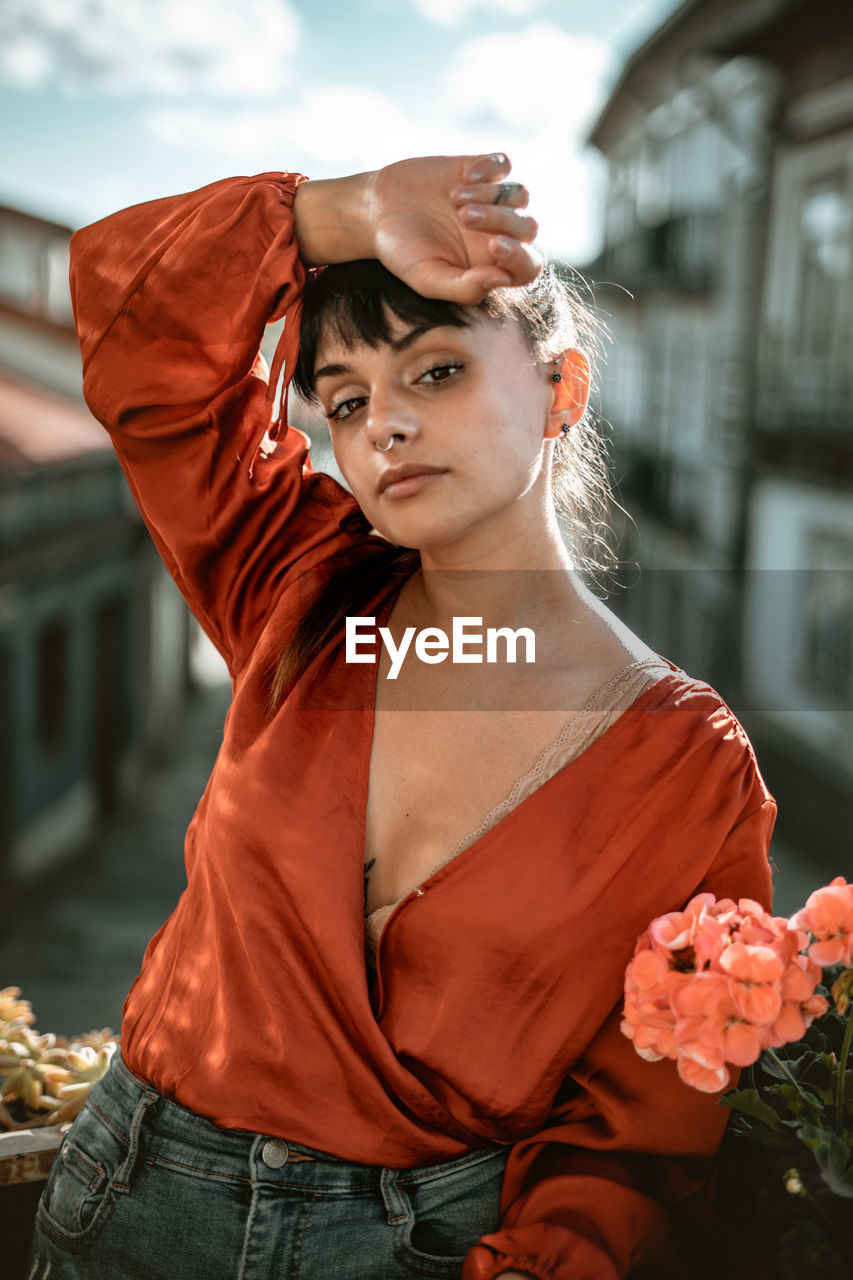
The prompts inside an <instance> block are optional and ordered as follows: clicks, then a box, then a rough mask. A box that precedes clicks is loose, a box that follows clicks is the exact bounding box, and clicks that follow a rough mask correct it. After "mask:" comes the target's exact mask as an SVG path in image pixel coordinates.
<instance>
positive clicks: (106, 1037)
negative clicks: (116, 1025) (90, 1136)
mask: <svg viewBox="0 0 853 1280" xmlns="http://www.w3.org/2000/svg"><path fill="white" fill-rule="evenodd" d="M20 997H21V991H20V988H19V987H4V988H3V989H2V990H0V1130H2V1129H24V1128H32V1127H34V1126H37V1125H43V1124H62V1123H64V1122H65V1121H68V1120H72V1119H73V1118H74V1116H75V1115H77V1113H78V1112H79V1111H80V1110H81V1109H82V1107H83V1103H84V1102H85V1101H86V1097H87V1096H88V1093H89V1090H90V1089H91V1088H92V1085H93V1084H94V1083H95V1081H96V1080H100V1078H101V1076H103V1075H105V1074H106V1071H107V1068H108V1067H109V1065H110V1062H111V1060H112V1056H113V1054H114V1053H115V1050H116V1046H117V1044H118V1037H117V1036H114V1035H113V1033H112V1031H110V1029H109V1027H104V1029H103V1030H102V1031H92V1032H90V1033H89V1034H87V1035H83V1036H77V1037H75V1038H74V1039H73V1040H67V1039H66V1038H65V1037H64V1036H55V1035H53V1034H45V1035H40V1034H39V1032H38V1031H36V1029H35V1027H34V1026H33V1023H34V1022H35V1016H34V1014H33V1011H32V1007H31V1005H30V1003H29V1001H28V1000H22V999H21V998H20Z"/></svg>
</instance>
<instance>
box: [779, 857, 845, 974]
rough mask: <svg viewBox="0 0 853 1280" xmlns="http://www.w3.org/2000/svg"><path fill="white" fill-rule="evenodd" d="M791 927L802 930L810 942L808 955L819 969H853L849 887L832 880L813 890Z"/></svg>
mask: <svg viewBox="0 0 853 1280" xmlns="http://www.w3.org/2000/svg"><path fill="white" fill-rule="evenodd" d="M791 924H792V925H793V926H794V927H795V928H798V929H806V930H808V932H809V933H810V934H811V935H812V937H813V938H814V941H813V942H812V944H811V946H810V947H809V955H810V956H811V958H812V960H814V961H815V963H817V964H819V965H834V964H843V965H844V967H845V968H846V969H849V968H850V967H851V966H853V884H848V883H847V881H846V880H845V879H844V877H843V876H836V877H835V879H834V880H832V881H830V883H829V884H828V885H826V886H825V887H824V888H823V889H816V890H815V892H814V893H813V894H811V895H810V896H809V899H808V901H807V902H806V905H805V906H804V907H803V909H802V910H801V911H798V912H797V913H796V915H795V916H792V917H791Z"/></svg>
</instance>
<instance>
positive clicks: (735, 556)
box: [587, 0, 853, 865]
mask: <svg viewBox="0 0 853 1280" xmlns="http://www.w3.org/2000/svg"><path fill="white" fill-rule="evenodd" d="M591 142H592V144H593V145H594V146H596V147H597V148H598V149H599V150H600V151H601V152H602V154H603V155H604V156H605V158H606V160H607V164H608V190H607V199H606V216H605V245H604V249H603V251H602V254H601V256H600V257H599V259H598V260H597V261H596V262H595V263H594V264H591V265H590V266H589V268H588V269H587V274H588V275H590V276H591V277H592V278H593V280H594V282H595V284H596V292H597V297H598V301H599V305H600V306H601V308H602V309H603V310H604V311H605V312H606V313H609V314H608V315H607V321H608V323H609V325H610V328H611V330H612V333H613V337H614V343H613V353H612V355H611V356H610V357H609V360H608V369H607V373H606V376H605V380H604V385H603V410H604V415H605V417H606V418H607V419H608V420H609V421H610V423H611V424H612V431H613V455H614V460H615V464H616V478H617V480H618V481H619V482H620V487H621V495H622V499H623V502H624V505H625V506H626V507H627V509H628V511H629V512H630V513H631V516H632V517H633V519H634V521H635V522H636V525H633V524H632V523H631V521H630V520H628V519H627V518H626V517H625V516H624V515H623V516H622V519H621V523H619V524H618V526H617V527H618V530H619V538H620V549H621V554H622V557H623V559H625V560H628V561H631V560H636V561H637V562H638V563H639V565H640V567H641V573H640V581H639V584H638V586H637V587H636V588H633V589H631V590H629V591H627V592H625V593H624V594H622V595H621V596H617V597H615V598H614V600H613V601H612V603H613V607H614V608H615V609H616V611H617V612H620V613H621V614H622V615H623V616H624V617H625V620H626V621H627V622H628V623H629V625H632V626H634V627H635V629H637V630H639V631H640V632H641V634H643V636H644V638H646V639H647V640H648V641H649V643H652V644H654V645H655V646H656V647H657V648H658V649H659V650H660V651H661V652H664V653H667V654H668V656H672V657H673V658H674V660H676V661H678V662H679V663H680V664H681V665H682V666H684V667H685V668H686V669H688V670H690V671H691V672H692V673H693V674H697V675H700V676H701V677H703V678H705V679H707V680H709V681H710V682H711V683H712V684H715V685H716V687H717V688H718V689H719V690H720V692H721V693H723V696H724V697H726V699H727V701H729V703H730V704H731V705H732V706H733V708H734V709H735V710H736V711H737V712H738V714H740V715H741V718H742V719H743V721H744V723H745V725H746V726H747V728H748V730H749V732H750V734H751V736H752V737H753V739H754V741H755V742H756V745H757V747H758V750H759V754H760V757H761V760H762V765H763V767H764V770H765V773H766V775H767V776H768V781H769V783H770V786H771V790H772V789H774V785H775V789H776V793H777V795H778V798H779V800H780V819H779V826H780V829H781V830H783V831H785V832H787V833H788V835H789V836H790V837H791V838H794V839H797V840H799V841H800V843H801V845H803V847H805V844H806V842H808V841H809V840H811V841H818V842H820V843H821V846H822V847H823V848H826V849H827V850H828V851H829V852H831V853H833V855H834V856H835V857H836V859H837V857H839V856H840V857H842V858H846V859H848V860H849V837H848V836H847V834H846V832H847V831H848V830H849V803H850V797H851V794H853V751H851V741H853V733H851V730H853V10H851V9H850V7H849V5H844V4H842V3H839V0H809V3H808V4H806V3H804V0H688V3H685V4H682V5H681V6H680V7H679V8H678V9H677V10H676V11H675V12H674V13H673V14H672V16H671V17H670V18H669V19H668V21H667V22H665V23H664V24H663V25H662V26H661V27H660V28H659V29H658V30H657V31H656V32H654V33H653V34H652V36H651V37H650V38H649V39H648V40H647V41H646V43H645V44H644V45H643V46H642V47H641V48H640V49H638V50H637V51H636V53H635V54H634V55H633V56H632V57H631V58H630V59H629V60H628V62H627V63H626V65H625V67H624V69H623V72H622V75H621V77H620V79H619V81H618V83H617V84H616V86H615V88H614V90H613V93H612V94H611V97H610V99H609V101H608V103H607V104H606V106H605V108H604V110H603V112H602V113H601V115H600V117H599V119H598V121H597V123H596V125H595V127H594V129H593V131H592V134H591ZM616 514H617V515H619V514H620V513H619V512H617V513H616ZM842 865H843V864H842Z"/></svg>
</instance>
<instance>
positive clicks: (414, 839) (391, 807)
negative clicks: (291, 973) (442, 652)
mask: <svg viewBox="0 0 853 1280" xmlns="http://www.w3.org/2000/svg"><path fill="white" fill-rule="evenodd" d="M457 680H458V677H457V675H456V673H451V674H450V676H449V677H448V678H447V679H444V680H436V679H435V678H434V676H433V679H432V680H431V681H430V684H429V687H428V688H427V687H424V686H423V685H422V684H421V682H420V681H419V680H418V678H417V676H415V678H414V679H408V680H407V681H406V682H405V683H402V684H398V683H396V682H395V683H393V684H392V683H391V682H388V681H386V683H385V684H383V683H382V681H383V672H382V669H381V667H380V671H379V681H378V683H377V700H376V713H375V720H374V736H373V746H372V751H371V758H370V773H369V778H370V781H369V790H368V802H367V811H366V830H365V910H366V911H367V912H372V911H375V910H377V909H378V908H379V907H382V906H386V905H388V904H390V903H393V902H396V901H397V900H398V899H399V898H401V897H403V896H404V895H405V894H407V893H410V892H411V890H412V889H413V888H415V887H416V886H417V885H419V884H420V883H421V882H422V881H423V880H425V879H426V878H427V877H428V876H429V875H430V874H431V872H432V871H433V870H435V868H436V867H437V866H438V865H439V864H440V863H442V862H445V861H447V860H448V859H450V858H451V857H453V855H454V854H455V852H456V851H457V848H458V846H459V844H460V842H462V841H465V840H466V838H467V837H469V836H471V835H472V834H473V833H474V832H476V831H477V830H478V828H479V827H480V826H481V825H482V823H483V820H484V819H485V818H486V815H487V814H488V813H489V811H490V810H491V809H492V808H494V807H495V806H496V805H499V804H502V802H503V801H505V800H506V798H507V796H508V795H509V794H510V792H511V791H512V789H513V787H514V785H515V784H516V782H518V780H519V779H520V778H522V777H523V776H524V775H525V774H526V773H528V771H529V770H531V769H532V768H533V767H534V766H535V765H536V762H537V760H538V759H539V757H540V756H541V754H542V752H543V751H544V750H545V749H546V748H547V747H548V746H549V745H550V744H551V743H553V742H554V740H555V739H556V738H557V737H558V736H559V735H560V733H561V731H562V730H563V729H564V727H565V726H566V725H567V723H568V722H569V720H570V719H571V716H572V713H571V712H570V711H567V709H566V707H567V706H571V705H572V700H573V696H572V694H570V693H569V692H568V691H567V694H566V696H565V697H562V698H560V699H558V701H559V702H560V703H561V705H559V706H556V707H555V706H553V705H552V706H548V705H541V706H536V705H533V706H530V705H524V703H525V701H528V702H529V701H533V702H535V698H532V697H531V698H529V699H525V698H524V697H523V696H522V697H519V696H517V695H518V690H517V689H516V690H515V693H516V696H515V697H513V696H512V694H513V690H512V687H504V688H501V687H500V686H499V685H497V684H496V683H495V682H494V681H491V682H490V681H489V680H488V679H487V678H486V679H483V680H482V681H481V682H478V680H477V678H476V676H471V675H470V674H468V675H466V676H465V677H463V681H464V684H460V683H458V682H457ZM580 693H581V690H580V688H578V690H577V691H576V693H575V695H574V696H575V697H578V696H580ZM550 701H552V702H553V701H554V699H553V697H552V698H551V699H550ZM519 702H521V703H522V705H520V706H519V705H518V703H519ZM575 705H576V706H579V705H582V703H577V702H576V703H575Z"/></svg>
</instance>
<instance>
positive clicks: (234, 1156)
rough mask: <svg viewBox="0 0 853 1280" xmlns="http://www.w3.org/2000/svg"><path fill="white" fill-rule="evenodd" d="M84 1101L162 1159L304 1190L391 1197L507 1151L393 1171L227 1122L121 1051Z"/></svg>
mask: <svg viewBox="0 0 853 1280" xmlns="http://www.w3.org/2000/svg"><path fill="white" fill-rule="evenodd" d="M87 1107H88V1108H89V1109H90V1110H92V1111H94V1112H95V1113H96V1114H97V1115H98V1116H99V1117H100V1118H101V1120H102V1121H103V1123H104V1124H106V1125H107V1126H108V1127H109V1128H111V1129H112V1130H113V1131H114V1132H117V1133H118V1134H119V1135H120V1136H121V1137H122V1139H123V1140H124V1141H125V1142H126V1143H128V1145H129V1146H134V1147H135V1145H136V1141H137V1136H138V1134H139V1133H140V1131H142V1132H144V1146H145V1151H146V1153H147V1154H148V1155H149V1156H151V1157H154V1158H155V1159H156V1160H157V1161H158V1162H160V1163H162V1164H165V1165H171V1166H173V1167H174V1168H176V1169H182V1170H183V1171H185V1172H187V1173H193V1172H195V1173H197V1174H198V1175H199V1176H204V1177H214V1178H216V1177H221V1178H226V1179H236V1180H237V1181H241V1182H242V1181H252V1182H257V1181H265V1182H269V1183H272V1184H274V1185H276V1186H281V1187H285V1186H290V1187H293V1188H294V1189H301V1190H304V1191H309V1190H315V1191H321V1190H323V1191H329V1192H340V1193H342V1194H349V1195H353V1194H364V1193H370V1192H374V1193H375V1192H376V1191H377V1190H380V1191H381V1192H382V1193H383V1196H385V1197H387V1195H388V1194H389V1193H390V1192H391V1190H392V1186H394V1185H397V1184H400V1185H407V1186H411V1185H413V1184H424V1183H429V1182H433V1181H435V1180H437V1179H452V1178H453V1177H454V1176H456V1175H459V1177H460V1178H463V1177H465V1175H466V1174H468V1173H469V1172H470V1173H473V1172H474V1167H475V1166H477V1165H480V1164H482V1163H483V1162H485V1161H493V1160H496V1159H498V1158H500V1157H503V1158H504V1159H505V1158H506V1157H507V1156H508V1155H509V1147H508V1146H500V1147H495V1146H490V1147H482V1148H477V1149H476V1150H473V1151H470V1152H468V1153H467V1154H465V1155H463V1156H459V1157H457V1158H456V1159H455V1160H451V1161H448V1162H446V1163H443V1164H430V1165H419V1166H416V1167H414V1168H409V1169H397V1170H393V1169H387V1168H383V1167H382V1166H381V1165H366V1164H356V1163H353V1162H351V1161H349V1160H344V1159H341V1158H340V1157H338V1156H333V1155H330V1154H329V1153H328V1152H325V1151H318V1150H316V1149H315V1148H313V1147H306V1146H303V1145H302V1144H301V1143H297V1142H285V1141H284V1140H283V1139H281V1138H274V1137H270V1136H269V1135H264V1134H261V1133H252V1132H249V1131H247V1130H243V1129H223V1128H221V1127H220V1126H219V1125H217V1124H214V1122H213V1121H212V1120H208V1119H207V1118H206V1117H205V1116H200V1115H197V1114H196V1113H195V1112H193V1111H189V1110H188V1109H187V1108H186V1107H182V1106H180V1105H179V1104H178V1103H176V1102H173V1101H171V1099H169V1098H166V1097H164V1096H163V1095H162V1094H161V1093H160V1092H159V1091H158V1090H157V1089H156V1088H155V1087H154V1086H153V1085H152V1084H149V1083H148V1082H147V1081H145V1080H141V1079H140V1078H139V1077H138V1076H136V1075H134V1074H133V1072H132V1071H131V1070H130V1068H129V1067H128V1066H127V1065H126V1064H125V1062H124V1061H123V1060H122V1057H121V1052H120V1051H116V1054H115V1056H114V1058H113V1061H112V1063H111V1065H110V1069H109V1071H108V1072H107V1074H106V1075H105V1076H104V1077H103V1078H102V1079H101V1080H99V1081H98V1083H97V1084H96V1085H95V1086H94V1088H93V1090H92V1092H91V1093H90V1095H89V1099H88V1103H87Z"/></svg>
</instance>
